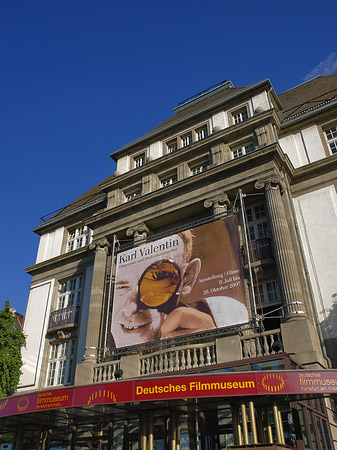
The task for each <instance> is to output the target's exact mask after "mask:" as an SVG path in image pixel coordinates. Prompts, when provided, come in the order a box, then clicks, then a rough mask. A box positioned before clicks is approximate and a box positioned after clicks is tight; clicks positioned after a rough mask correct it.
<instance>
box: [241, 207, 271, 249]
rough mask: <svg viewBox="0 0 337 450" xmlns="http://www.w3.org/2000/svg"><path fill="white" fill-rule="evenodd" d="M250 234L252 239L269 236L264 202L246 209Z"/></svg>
mask: <svg viewBox="0 0 337 450" xmlns="http://www.w3.org/2000/svg"><path fill="white" fill-rule="evenodd" d="M246 216H247V220H248V235H249V239H250V240H251V241H255V240H256V239H261V238H265V237H269V235H270V233H269V226H268V220H267V212H266V207H265V205H264V204H260V205H256V206H250V207H248V208H247V209H246Z"/></svg>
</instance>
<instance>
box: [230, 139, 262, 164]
mask: <svg viewBox="0 0 337 450" xmlns="http://www.w3.org/2000/svg"><path fill="white" fill-rule="evenodd" d="M247 149H248V151H247ZM255 150H256V146H255V144H254V141H253V140H250V141H246V142H244V143H242V144H241V145H238V146H235V147H233V148H231V152H232V155H233V158H232V159H238V158H241V157H242V156H245V155H249V154H250V153H253V152H255ZM237 152H241V154H238V155H237V156H236V154H235V153H237Z"/></svg>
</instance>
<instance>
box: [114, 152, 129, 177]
mask: <svg viewBox="0 0 337 450" xmlns="http://www.w3.org/2000/svg"><path fill="white" fill-rule="evenodd" d="M129 169H130V156H129V155H126V156H121V157H120V158H119V159H118V160H117V166H116V171H117V172H120V173H125V172H127V171H128V170H129Z"/></svg>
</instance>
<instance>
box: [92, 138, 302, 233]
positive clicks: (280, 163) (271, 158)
mask: <svg viewBox="0 0 337 450" xmlns="http://www.w3.org/2000/svg"><path fill="white" fill-rule="evenodd" d="M268 162H272V163H273V170H274V172H275V169H276V171H286V172H287V173H289V174H292V171H293V166H292V165H291V162H290V160H289V158H288V156H287V155H285V154H284V153H283V152H282V150H281V148H280V147H279V145H278V143H273V144H270V145H268V146H266V147H264V148H262V149H260V150H256V151H255V152H252V153H250V154H249V155H246V156H243V157H240V158H237V159H232V160H229V161H226V162H225V163H223V164H219V165H216V166H213V167H211V168H210V169H208V170H207V171H205V172H202V173H200V174H198V175H194V176H189V177H187V178H184V179H183V180H180V181H178V182H177V183H174V184H172V185H170V186H167V187H165V188H159V189H157V190H155V191H152V192H150V193H148V194H145V195H141V196H139V197H136V198H135V199H134V200H132V201H130V202H127V203H122V204H120V205H117V206H115V207H113V208H110V209H107V210H104V211H101V212H100V213H97V214H96V215H95V216H93V217H91V218H90V219H88V220H87V221H86V224H87V225H88V226H89V227H91V228H93V229H95V228H97V227H99V226H100V225H101V224H104V223H107V222H113V221H114V220H117V219H120V218H121V217H123V218H125V220H126V221H127V217H128V216H131V215H133V214H136V213H137V212H140V213H141V212H142V211H144V210H146V208H149V207H151V206H154V205H159V204H161V205H162V204H163V203H164V202H165V201H166V200H168V201H169V200H170V199H176V198H178V197H179V196H180V195H183V196H186V194H192V193H193V192H195V193H197V192H198V191H199V190H200V189H201V188H203V187H205V186H212V185H214V183H215V182H219V180H222V179H223V180H226V179H229V178H233V177H235V176H236V175H240V174H242V178H241V177H238V178H237V180H236V181H235V183H232V184H231V185H230V186H229V185H227V186H224V188H226V190H227V189H229V190H233V189H237V188H239V187H242V185H243V184H246V185H247V184H249V183H255V181H256V179H257V177H258V174H259V173H260V172H259V171H258V170H256V171H252V169H254V168H255V167H256V168H258V167H261V166H262V165H264V164H266V163H268ZM265 170H267V172H268V173H270V169H269V168H265ZM248 172H250V173H249V175H248V176H247V174H248ZM210 194H211V190H210V191H209V195H210ZM196 198H198V195H196V196H193V195H190V201H191V203H193V202H195V201H196ZM198 200H200V199H198ZM203 201H204V199H203ZM141 220H145V219H143V218H142V219H141Z"/></svg>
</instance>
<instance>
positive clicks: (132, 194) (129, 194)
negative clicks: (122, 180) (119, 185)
mask: <svg viewBox="0 0 337 450" xmlns="http://www.w3.org/2000/svg"><path fill="white" fill-rule="evenodd" d="M140 192H141V191H140V186H137V187H134V188H132V189H129V190H127V191H124V197H125V201H126V202H131V200H133V199H135V198H136V197H139V196H140Z"/></svg>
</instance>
